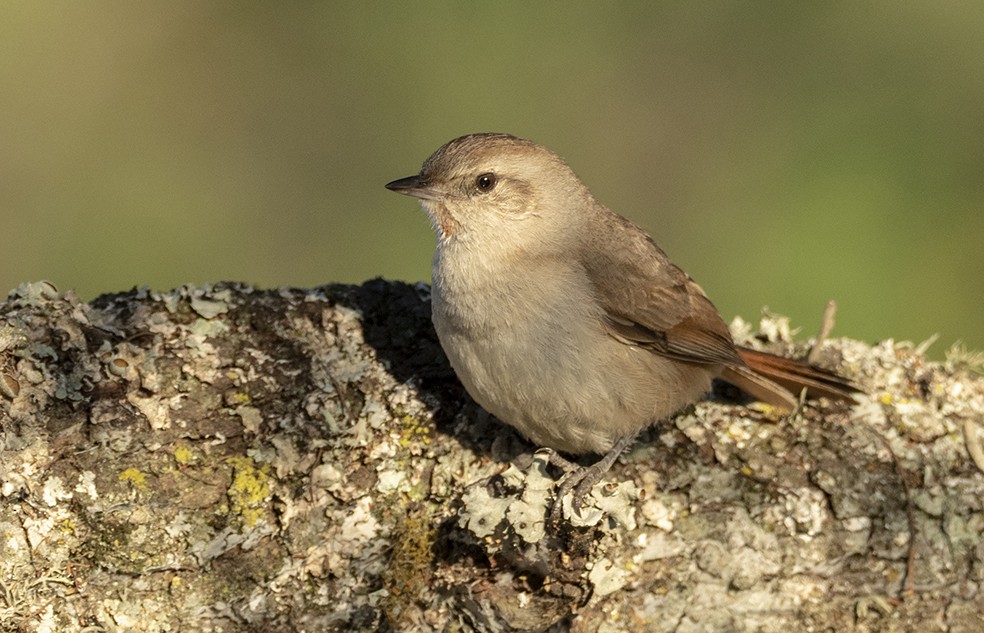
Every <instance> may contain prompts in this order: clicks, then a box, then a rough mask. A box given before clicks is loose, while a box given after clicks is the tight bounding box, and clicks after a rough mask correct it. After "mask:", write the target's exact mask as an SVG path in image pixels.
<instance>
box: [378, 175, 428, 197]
mask: <svg viewBox="0 0 984 633" xmlns="http://www.w3.org/2000/svg"><path fill="white" fill-rule="evenodd" d="M386 188H387V189H389V190H390V191H395V192H396V193H402V194H403V195H405V196H413V197H414V198H420V199H421V200H437V199H438V198H440V197H441V192H440V191H438V190H437V189H435V188H433V187H432V186H431V185H430V183H428V182H427V179H425V178H424V177H422V176H421V175H420V174H417V175H416V176H407V177H406V178H400V179H399V180H394V181H393V182H388V183H386Z"/></svg>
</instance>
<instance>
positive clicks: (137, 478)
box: [120, 468, 147, 490]
mask: <svg viewBox="0 0 984 633" xmlns="http://www.w3.org/2000/svg"><path fill="white" fill-rule="evenodd" d="M120 481H128V482H130V484H131V485H132V486H133V487H134V488H136V489H137V490H144V489H146V488H147V474H146V473H143V472H140V469H139V468H127V469H126V470H124V471H123V472H121V473H120Z"/></svg>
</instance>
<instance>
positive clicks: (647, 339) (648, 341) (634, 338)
mask: <svg viewBox="0 0 984 633" xmlns="http://www.w3.org/2000/svg"><path fill="white" fill-rule="evenodd" d="M606 216H607V217H606V221H607V222H615V223H619V224H622V225H623V226H622V227H620V228H622V229H624V230H619V231H611V230H609V231H596V234H597V235H599V237H598V238H595V239H604V238H603V236H606V235H618V236H619V239H621V240H626V239H627V240H628V243H619V244H595V245H593V246H595V247H594V248H589V249H586V251H585V252H586V253H591V255H590V256H584V257H582V261H583V262H584V267H585V271H586V273H587V276H588V279H589V280H590V281H591V283H592V285H593V286H594V289H595V293H596V296H597V297H598V298H599V301H600V302H601V305H602V307H603V309H604V319H605V324H606V326H607V328H608V331H609V333H610V334H611V335H612V336H613V337H615V338H617V339H619V340H621V341H623V342H625V343H627V344H631V345H638V346H640V347H644V348H647V349H651V350H652V351H654V352H656V353H658V354H661V355H663V356H668V357H670V358H675V359H678V360H682V361H687V362H693V363H707V364H724V365H743V364H744V363H743V362H742V360H741V357H740V356H739V355H738V352H737V351H736V350H735V346H734V343H733V341H732V339H731V333H730V332H729V331H728V326H727V325H726V324H725V323H724V321H723V320H722V319H721V315H720V314H718V311H717V308H715V307H714V304H712V303H711V301H710V300H709V299H708V298H707V296H706V295H705V294H704V291H703V290H701V288H700V286H698V285H697V284H696V283H694V281H693V280H692V279H691V278H690V277H689V276H688V275H687V274H686V273H685V272H683V271H682V270H680V268H679V267H677V266H676V265H675V264H673V263H672V262H671V261H670V260H669V258H667V257H666V254H665V253H663V251H662V250H661V249H660V248H659V247H658V246H657V245H656V243H655V242H653V241H652V239H651V238H650V237H649V236H648V235H646V233H645V232H644V231H643V230H642V229H640V228H638V227H636V226H635V225H634V224H632V223H631V222H629V221H628V220H626V219H624V218H622V217H621V216H617V215H615V214H610V215H608V214H606Z"/></svg>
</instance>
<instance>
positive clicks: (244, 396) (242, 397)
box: [228, 391, 253, 406]
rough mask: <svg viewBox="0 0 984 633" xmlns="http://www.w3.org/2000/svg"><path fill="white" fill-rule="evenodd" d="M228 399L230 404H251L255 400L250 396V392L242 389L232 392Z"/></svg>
mask: <svg viewBox="0 0 984 633" xmlns="http://www.w3.org/2000/svg"><path fill="white" fill-rule="evenodd" d="M228 399H229V404H230V406H234V405H243V404H249V403H250V402H252V401H253V399H252V398H250V397H249V394H248V393H243V392H241V391H237V392H236V393H234V394H232V395H231V396H229V397H228Z"/></svg>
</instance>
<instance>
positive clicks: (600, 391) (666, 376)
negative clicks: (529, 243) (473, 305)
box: [435, 312, 711, 454]
mask: <svg viewBox="0 0 984 633" xmlns="http://www.w3.org/2000/svg"><path fill="white" fill-rule="evenodd" d="M571 322H581V323H593V322H592V321H589V320H588V319H587V318H585V319H583V320H579V319H573V320H571V319H569V320H568V321H567V322H566V323H567V325H566V326H561V325H559V324H558V323H553V325H548V324H546V323H544V322H543V321H542V320H537V321H535V322H531V321H526V322H524V323H521V324H505V323H500V324H496V325H495V326H494V327H491V326H490V327H485V328H482V329H475V328H461V327H456V326H455V324H454V323H450V322H448V321H446V320H442V318H441V317H440V316H439V315H438V314H437V313H436V312H435V326H436V328H437V331H438V336H439V338H440V340H441V345H442V347H443V348H444V350H445V353H446V354H447V356H448V358H449V360H450V361H451V365H452V367H453V368H454V370H455V373H456V374H457V375H458V378H459V379H460V380H461V382H462V384H463V385H464V386H465V389H466V390H467V391H468V393H469V394H470V395H471V396H472V397H473V398H474V399H475V401H476V402H478V403H479V404H480V405H481V406H482V407H483V408H485V409H486V410H487V411H489V412H490V413H492V414H493V415H495V416H496V417H498V418H499V419H500V420H502V421H503V422H506V423H507V424H509V425H511V426H513V427H514V428H516V429H517V430H518V431H519V432H520V433H522V434H523V435H524V436H526V437H527V438H528V439H530V440H531V441H533V442H534V443H536V444H537V445H539V446H546V447H550V448H553V449H555V450H559V451H563V452H566V453H571V454H583V453H598V454H603V453H605V452H607V451H608V450H609V449H610V448H611V446H612V445H613V444H614V443H615V442H616V441H618V440H619V439H620V438H622V437H624V436H626V435H634V434H636V433H638V432H639V431H640V430H641V429H643V428H644V427H646V426H648V425H649V424H651V423H652V422H654V421H656V420H657V419H660V418H663V417H666V416H668V415H670V414H671V413H673V412H675V411H676V410H677V409H679V408H680V407H682V406H684V405H686V404H687V403H689V402H692V401H693V400H695V399H696V398H698V397H700V395H701V394H702V393H703V392H705V391H707V389H708V388H709V386H710V376H711V374H710V371H709V370H707V369H706V368H703V367H699V366H687V365H685V364H682V363H679V362H676V361H671V360H669V359H666V358H663V357H660V356H657V355H655V354H653V353H652V352H650V351H648V350H645V349H641V348H638V347H632V346H629V345H625V344H623V343H621V342H619V341H617V340H615V339H614V338H612V337H610V336H608V335H607V334H606V333H605V332H604V330H603V328H602V327H601V326H600V325H599V326H598V327H597V328H591V329H589V330H581V331H572V330H571V328H570V325H569V324H570V323H571ZM681 371H682V372H686V373H687V375H686V376H684V375H681ZM695 377H696V379H695ZM701 378H703V380H701ZM674 385H690V387H689V388H688V389H686V392H681V391H679V389H677V388H676V387H674Z"/></svg>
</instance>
